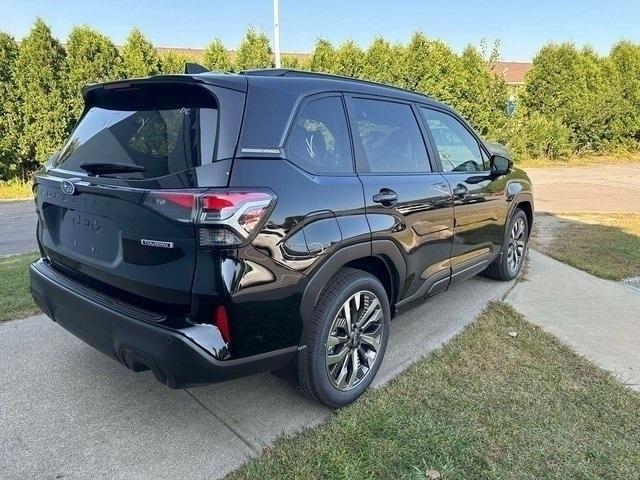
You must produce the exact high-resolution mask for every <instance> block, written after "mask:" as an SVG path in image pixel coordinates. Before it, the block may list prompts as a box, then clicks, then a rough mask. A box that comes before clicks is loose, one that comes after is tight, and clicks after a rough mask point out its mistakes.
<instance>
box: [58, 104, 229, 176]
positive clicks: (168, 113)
mask: <svg viewBox="0 0 640 480" xmlns="http://www.w3.org/2000/svg"><path fill="white" fill-rule="evenodd" d="M217 113H218V111H217V109H215V108H197V107H181V108H173V107H172V108H169V109H157V110H153V109H152V110H133V109H132V110H122V109H110V108H105V107H91V108H90V109H89V110H87V111H86V113H85V114H84V116H83V117H82V119H81V120H80V122H79V123H78V125H77V126H76V128H75V130H74V131H73V133H72V134H71V136H70V137H69V139H68V140H67V142H66V143H65V145H64V147H63V148H62V150H61V151H60V153H59V155H58V156H57V157H56V158H55V159H54V160H53V161H52V163H51V166H52V167H54V168H61V169H64V170H71V171H77V172H82V173H83V174H86V171H85V170H84V169H82V168H81V165H82V164H83V163H109V164H122V165H133V166H138V167H142V168H143V169H144V170H142V171H139V172H126V173H117V174H112V175H109V176H117V177H120V178H122V177H126V178H131V179H149V178H157V177H161V176H164V175H168V174H171V173H177V172H182V171H184V170H188V169H191V168H194V167H197V166H198V165H202V164H205V163H211V162H212V161H213V154H214V146H215V136H216V123H217V118H218V115H217Z"/></svg>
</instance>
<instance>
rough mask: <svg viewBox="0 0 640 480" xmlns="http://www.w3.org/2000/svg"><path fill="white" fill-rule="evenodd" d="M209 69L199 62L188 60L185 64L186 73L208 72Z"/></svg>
mask: <svg viewBox="0 0 640 480" xmlns="http://www.w3.org/2000/svg"><path fill="white" fill-rule="evenodd" d="M208 71H209V69H208V68H206V67H203V66H202V65H200V64H199V63H191V62H187V63H185V64H184V73H186V74H196V73H207V72H208Z"/></svg>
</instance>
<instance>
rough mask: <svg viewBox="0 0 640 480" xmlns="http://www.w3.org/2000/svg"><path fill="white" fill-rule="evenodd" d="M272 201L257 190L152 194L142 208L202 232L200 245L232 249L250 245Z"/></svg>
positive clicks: (269, 195)
mask: <svg viewBox="0 0 640 480" xmlns="http://www.w3.org/2000/svg"><path fill="white" fill-rule="evenodd" d="M274 200H275V197H274V196H273V195H272V194H271V193H268V192H266V191H256V190H231V189H224V190H207V191H205V192H202V191H190V190H179V191H178V190H154V191H151V192H149V193H147V195H146V196H145V198H144V200H143V202H142V203H143V205H144V206H146V207H148V208H150V209H152V210H154V211H156V212H158V213H160V214H162V215H164V216H166V217H169V218H172V219H174V220H177V221H179V222H184V223H194V224H195V225H197V226H201V227H206V228H201V229H200V232H199V239H200V245H203V246H235V245H241V244H243V243H246V242H248V241H249V239H250V237H251V236H252V235H253V234H255V233H257V231H258V227H259V226H260V225H261V224H262V222H263V221H264V220H266V218H267V215H268V213H269V210H270V208H271V207H272V205H273V202H274Z"/></svg>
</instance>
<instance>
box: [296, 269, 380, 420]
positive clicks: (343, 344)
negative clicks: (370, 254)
mask: <svg viewBox="0 0 640 480" xmlns="http://www.w3.org/2000/svg"><path fill="white" fill-rule="evenodd" d="M389 321H390V309H389V300H388V298H387V294H386V291H385V289H384V287H383V286H382V284H381V283H380V281H379V280H378V279H377V278H376V277H374V276H373V275H371V274H369V273H367V272H363V271H361V270H356V269H352V268H343V269H342V270H340V271H339V272H338V273H337V274H336V275H335V276H334V277H333V278H332V279H331V280H330V281H329V283H328V285H327V287H326V288H325V290H324V292H323V293H322V295H321V297H320V300H319V302H318V305H317V306H316V309H315V312H314V318H313V319H312V320H311V323H310V325H309V331H308V333H307V338H306V344H307V352H306V355H305V358H304V369H303V371H302V372H301V375H302V378H301V379H300V384H301V387H302V390H303V392H305V393H306V394H307V395H308V396H309V397H311V398H312V399H314V400H317V401H319V402H320V403H323V404H324V405H326V406H328V407H331V408H339V407H342V406H344V405H347V404H349V403H351V402H353V401H354V400H356V399H357V398H358V397H359V396H360V395H362V393H363V392H364V391H365V390H366V388H367V387H368V386H369V385H370V384H371V381H372V380H373V378H374V377H375V375H376V373H377V372H378V369H379V368H380V363H381V362H382V358H383V357H384V353H385V351H386V348H387V341H388V338H389Z"/></svg>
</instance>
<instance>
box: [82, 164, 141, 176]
mask: <svg viewBox="0 0 640 480" xmlns="http://www.w3.org/2000/svg"><path fill="white" fill-rule="evenodd" d="M80 168H81V169H83V170H84V171H85V172H89V173H90V174H92V175H102V174H107V173H135V172H144V171H146V170H147V169H146V168H144V167H142V166H140V165H132V164H130V163H106V162H82V163H81V164H80Z"/></svg>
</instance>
